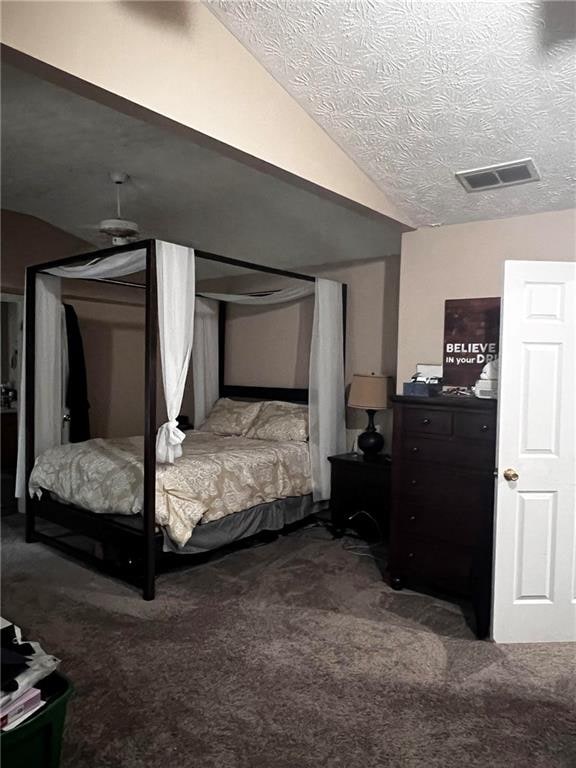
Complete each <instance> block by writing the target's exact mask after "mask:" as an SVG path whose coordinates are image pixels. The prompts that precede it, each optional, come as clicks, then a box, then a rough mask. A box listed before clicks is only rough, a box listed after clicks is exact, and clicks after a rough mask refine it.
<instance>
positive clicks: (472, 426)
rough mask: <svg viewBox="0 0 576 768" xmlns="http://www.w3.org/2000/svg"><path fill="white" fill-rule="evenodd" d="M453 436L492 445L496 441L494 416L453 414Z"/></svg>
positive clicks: (489, 414) (487, 414) (486, 414)
mask: <svg viewBox="0 0 576 768" xmlns="http://www.w3.org/2000/svg"><path fill="white" fill-rule="evenodd" d="M454 435H455V436H456V437H462V438H471V439H473V440H486V441H488V442H490V443H494V441H495V440H496V414H493V413H455V414H454Z"/></svg>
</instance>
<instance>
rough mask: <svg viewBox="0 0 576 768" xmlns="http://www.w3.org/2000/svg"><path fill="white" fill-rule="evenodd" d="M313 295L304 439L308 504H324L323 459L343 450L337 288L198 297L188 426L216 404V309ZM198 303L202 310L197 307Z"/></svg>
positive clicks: (321, 284)
mask: <svg viewBox="0 0 576 768" xmlns="http://www.w3.org/2000/svg"><path fill="white" fill-rule="evenodd" d="M312 294H314V297H315V298H314V323H313V327H312V343H311V347H310V370H309V404H308V418H309V434H310V462H311V472H312V492H313V497H314V501H324V500H325V499H328V498H330V465H329V463H328V461H327V458H328V456H330V455H332V454H335V453H342V452H343V451H344V450H345V448H346V424H345V402H344V323H343V306H342V284H341V283H337V282H334V281H333V280H326V279H324V278H316V280H315V281H314V282H313V283H312V282H305V283H303V284H302V285H298V286H295V287H293V288H286V289H285V290H282V291H275V292H273V293H269V294H266V295H259V296H250V295H238V294H228V293H201V294H200V296H201V297H202V298H200V297H199V298H198V301H197V319H196V335H195V338H194V352H193V366H194V369H193V374H194V423H195V424H198V425H199V424H201V423H202V422H203V421H204V420H205V418H206V416H207V413H208V411H209V410H210V408H211V407H212V406H213V405H214V403H215V402H216V400H217V399H218V305H217V303H216V302H219V301H226V302H228V303H231V304H245V305H250V306H266V305H274V304H284V303H286V302H289V301H297V300H298V299H302V298H304V297H305V296H311V295H312ZM201 302H202V304H201Z"/></svg>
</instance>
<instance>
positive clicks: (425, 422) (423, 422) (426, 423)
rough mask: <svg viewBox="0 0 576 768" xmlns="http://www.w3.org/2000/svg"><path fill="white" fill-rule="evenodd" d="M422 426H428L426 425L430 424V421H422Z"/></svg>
mask: <svg viewBox="0 0 576 768" xmlns="http://www.w3.org/2000/svg"><path fill="white" fill-rule="evenodd" d="M422 424H424V426H428V424H430V419H428V418H426V419H422Z"/></svg>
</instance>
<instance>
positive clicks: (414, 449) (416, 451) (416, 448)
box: [410, 445, 420, 453]
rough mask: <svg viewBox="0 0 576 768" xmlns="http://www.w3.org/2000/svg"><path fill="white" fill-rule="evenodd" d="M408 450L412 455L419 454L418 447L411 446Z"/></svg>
mask: <svg viewBox="0 0 576 768" xmlns="http://www.w3.org/2000/svg"><path fill="white" fill-rule="evenodd" d="M410 450H411V451H412V453H419V452H420V448H418V446H416V445H415V446H413V447H412V448H411V449H410Z"/></svg>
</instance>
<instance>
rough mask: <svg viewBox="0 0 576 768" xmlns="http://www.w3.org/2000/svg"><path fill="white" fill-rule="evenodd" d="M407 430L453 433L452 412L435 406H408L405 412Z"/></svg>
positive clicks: (428, 432) (431, 433)
mask: <svg viewBox="0 0 576 768" xmlns="http://www.w3.org/2000/svg"><path fill="white" fill-rule="evenodd" d="M404 429H405V431H406V432H420V433H421V434H430V435H451V434H452V414H451V413H450V411H439V410H437V409H434V408H406V411H405V413H404Z"/></svg>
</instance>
